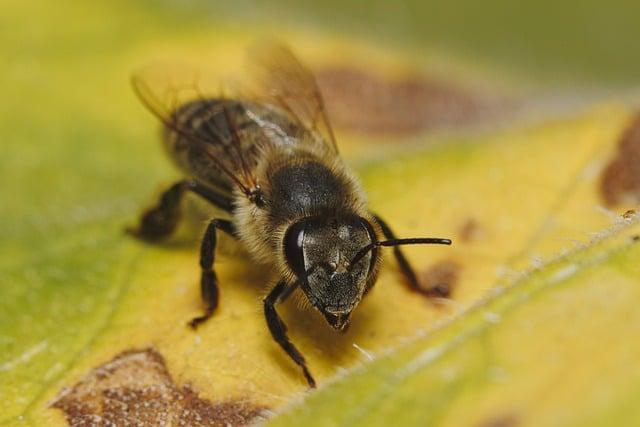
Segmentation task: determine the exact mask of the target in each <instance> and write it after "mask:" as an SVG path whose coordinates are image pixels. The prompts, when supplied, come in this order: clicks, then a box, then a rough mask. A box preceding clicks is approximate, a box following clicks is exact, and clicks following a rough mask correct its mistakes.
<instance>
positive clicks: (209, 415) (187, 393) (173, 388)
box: [51, 349, 265, 427]
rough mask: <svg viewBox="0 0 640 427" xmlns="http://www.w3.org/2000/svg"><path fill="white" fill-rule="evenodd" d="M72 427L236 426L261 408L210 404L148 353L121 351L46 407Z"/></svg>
mask: <svg viewBox="0 0 640 427" xmlns="http://www.w3.org/2000/svg"><path fill="white" fill-rule="evenodd" d="M51 406H52V407H54V408H58V409H61V410H63V411H64V413H65V415H66V417H67V421H68V422H69V425H71V426H78V427H80V426H102V425H105V426H109V425H114V426H115V425H136V426H239V425H246V424H249V423H251V422H254V421H257V420H259V419H261V418H262V417H263V412H264V411H265V408H263V407H259V406H256V405H252V404H250V403H246V402H242V401H234V400H228V401H223V402H216V403H212V402H210V401H208V400H206V399H202V398H200V397H199V396H198V394H197V393H196V392H195V391H194V390H193V389H191V388H189V387H188V386H183V387H178V386H177V385H176V384H175V383H174V382H173V380H172V378H171V376H170V375H169V372H168V371H167V367H166V364H165V361H164V358H163V357H162V356H161V355H160V354H159V353H158V352H156V351H155V350H153V349H144V350H132V351H126V352H124V353H121V354H120V355H118V356H116V357H115V358H114V359H113V360H111V361H110V362H107V363H105V364H104V365H101V366H98V367H97V368H95V369H93V370H92V371H91V372H89V373H88V374H87V375H86V376H85V377H84V378H83V379H82V380H81V381H80V382H78V383H77V384H76V385H74V386H73V387H72V388H69V389H64V390H63V391H62V392H61V393H60V395H59V396H58V397H57V398H56V400H55V402H53V404H52V405H51Z"/></svg>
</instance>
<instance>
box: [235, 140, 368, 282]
mask: <svg viewBox="0 0 640 427" xmlns="http://www.w3.org/2000/svg"><path fill="white" fill-rule="evenodd" d="M256 175H257V178H258V183H259V185H260V188H261V191H262V194H263V197H264V201H265V203H264V205H263V206H256V205H255V204H253V203H251V202H250V201H249V200H248V199H247V198H246V196H245V195H244V194H243V193H241V192H240V191H236V193H235V194H234V213H235V215H234V218H235V222H236V224H235V225H236V229H237V230H238V232H239V235H240V236H239V237H240V239H241V241H242V242H243V243H244V246H245V247H246V248H247V249H248V250H249V252H250V253H251V255H252V256H253V257H254V259H256V260H257V261H259V262H263V263H275V264H276V265H284V263H283V262H282V261H284V260H283V258H282V257H283V254H282V239H283V236H284V233H285V232H286V230H287V229H288V228H289V227H290V226H291V225H292V224H294V223H295V222H296V221H298V220H300V219H302V218H307V217H312V216H319V215H323V216H324V215H326V216H333V215H342V214H356V215H361V216H364V215H367V210H366V205H365V201H364V197H363V192H362V190H361V189H360V186H359V184H358V183H357V181H356V180H355V178H354V177H353V176H352V175H351V174H349V173H348V172H347V170H346V168H345V167H344V165H343V164H342V162H341V161H340V160H339V159H336V157H335V156H328V155H324V153H323V152H322V151H320V152H318V151H317V150H310V149H308V148H306V147H294V148H290V147H278V148H275V149H273V150H270V151H269V152H267V153H265V154H264V156H263V158H262V159H261V162H260V164H259V165H258V167H257V168H256ZM278 261H280V262H278ZM281 273H288V272H287V271H281ZM287 275H288V274H287Z"/></svg>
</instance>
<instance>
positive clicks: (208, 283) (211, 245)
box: [189, 219, 235, 329]
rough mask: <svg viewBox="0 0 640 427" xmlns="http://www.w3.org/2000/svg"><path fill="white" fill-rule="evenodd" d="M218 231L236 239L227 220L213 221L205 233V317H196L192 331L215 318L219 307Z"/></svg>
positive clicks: (202, 256)
mask: <svg viewBox="0 0 640 427" xmlns="http://www.w3.org/2000/svg"><path fill="white" fill-rule="evenodd" d="M217 230H221V231H224V232H225V233H227V234H229V235H230V236H232V237H235V227H234V226H233V223H232V222H231V221H227V220H225V219H213V220H211V221H210V222H209V225H208V226H207V229H206V231H205V232H204V237H203V238H202V245H201V246H200V268H202V275H201V277H200V291H201V293H202V300H203V301H204V303H205V305H206V307H205V312H204V314H203V315H201V316H198V317H195V318H193V319H191V321H190V322H189V326H190V327H191V328H192V329H196V328H197V327H198V326H199V325H200V324H201V323H203V322H205V321H206V320H207V319H209V318H210V317H211V316H213V313H214V312H215V310H216V308H217V307H218V277H217V276H216V272H215V271H214V269H213V263H214V259H215V253H216V244H217Z"/></svg>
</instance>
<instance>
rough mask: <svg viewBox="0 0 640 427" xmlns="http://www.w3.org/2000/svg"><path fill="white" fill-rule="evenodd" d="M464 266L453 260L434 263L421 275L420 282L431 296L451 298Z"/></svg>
mask: <svg viewBox="0 0 640 427" xmlns="http://www.w3.org/2000/svg"><path fill="white" fill-rule="evenodd" d="M461 270H462V266H461V265H460V264H459V263H458V262H456V261H453V260H443V261H440V262H438V263H437V264H434V265H432V266H431V267H429V269H427V270H426V271H425V272H423V273H422V274H421V276H420V279H421V280H420V283H421V284H422V286H423V287H424V288H425V289H428V292H429V294H430V296H434V297H439V298H449V297H450V296H451V293H452V292H453V289H454V288H455V285H456V284H457V283H458V280H459V279H460V272H461Z"/></svg>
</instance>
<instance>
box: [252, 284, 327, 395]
mask: <svg viewBox="0 0 640 427" xmlns="http://www.w3.org/2000/svg"><path fill="white" fill-rule="evenodd" d="M294 289H295V286H294V285H287V284H286V283H285V282H284V281H281V282H279V283H278V284H277V285H276V286H275V287H274V288H273V289H272V290H271V292H269V295H267V297H266V298H265V299H264V316H265V318H266V319H267V326H269V331H270V332H271V336H272V337H273V339H274V340H275V341H276V342H277V343H278V344H279V345H280V347H282V349H283V350H284V351H285V352H286V353H287V355H288V356H289V357H290V358H291V359H293V361H294V362H295V363H296V364H297V365H298V366H300V368H302V373H303V375H304V377H305V378H306V380H307V383H308V384H309V387H311V388H315V387H316V382H315V380H314V379H313V376H311V372H309V369H308V368H307V362H306V361H305V359H304V356H303V355H302V353H300V351H299V350H298V349H297V348H296V347H295V346H294V345H293V343H292V342H291V341H290V340H289V337H288V336H287V325H285V324H284V322H283V321H282V319H281V318H280V316H279V315H278V312H277V311H276V308H275V304H276V303H280V302H283V301H284V300H286V299H287V297H288V296H289V295H291V292H292V291H293V290H294Z"/></svg>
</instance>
